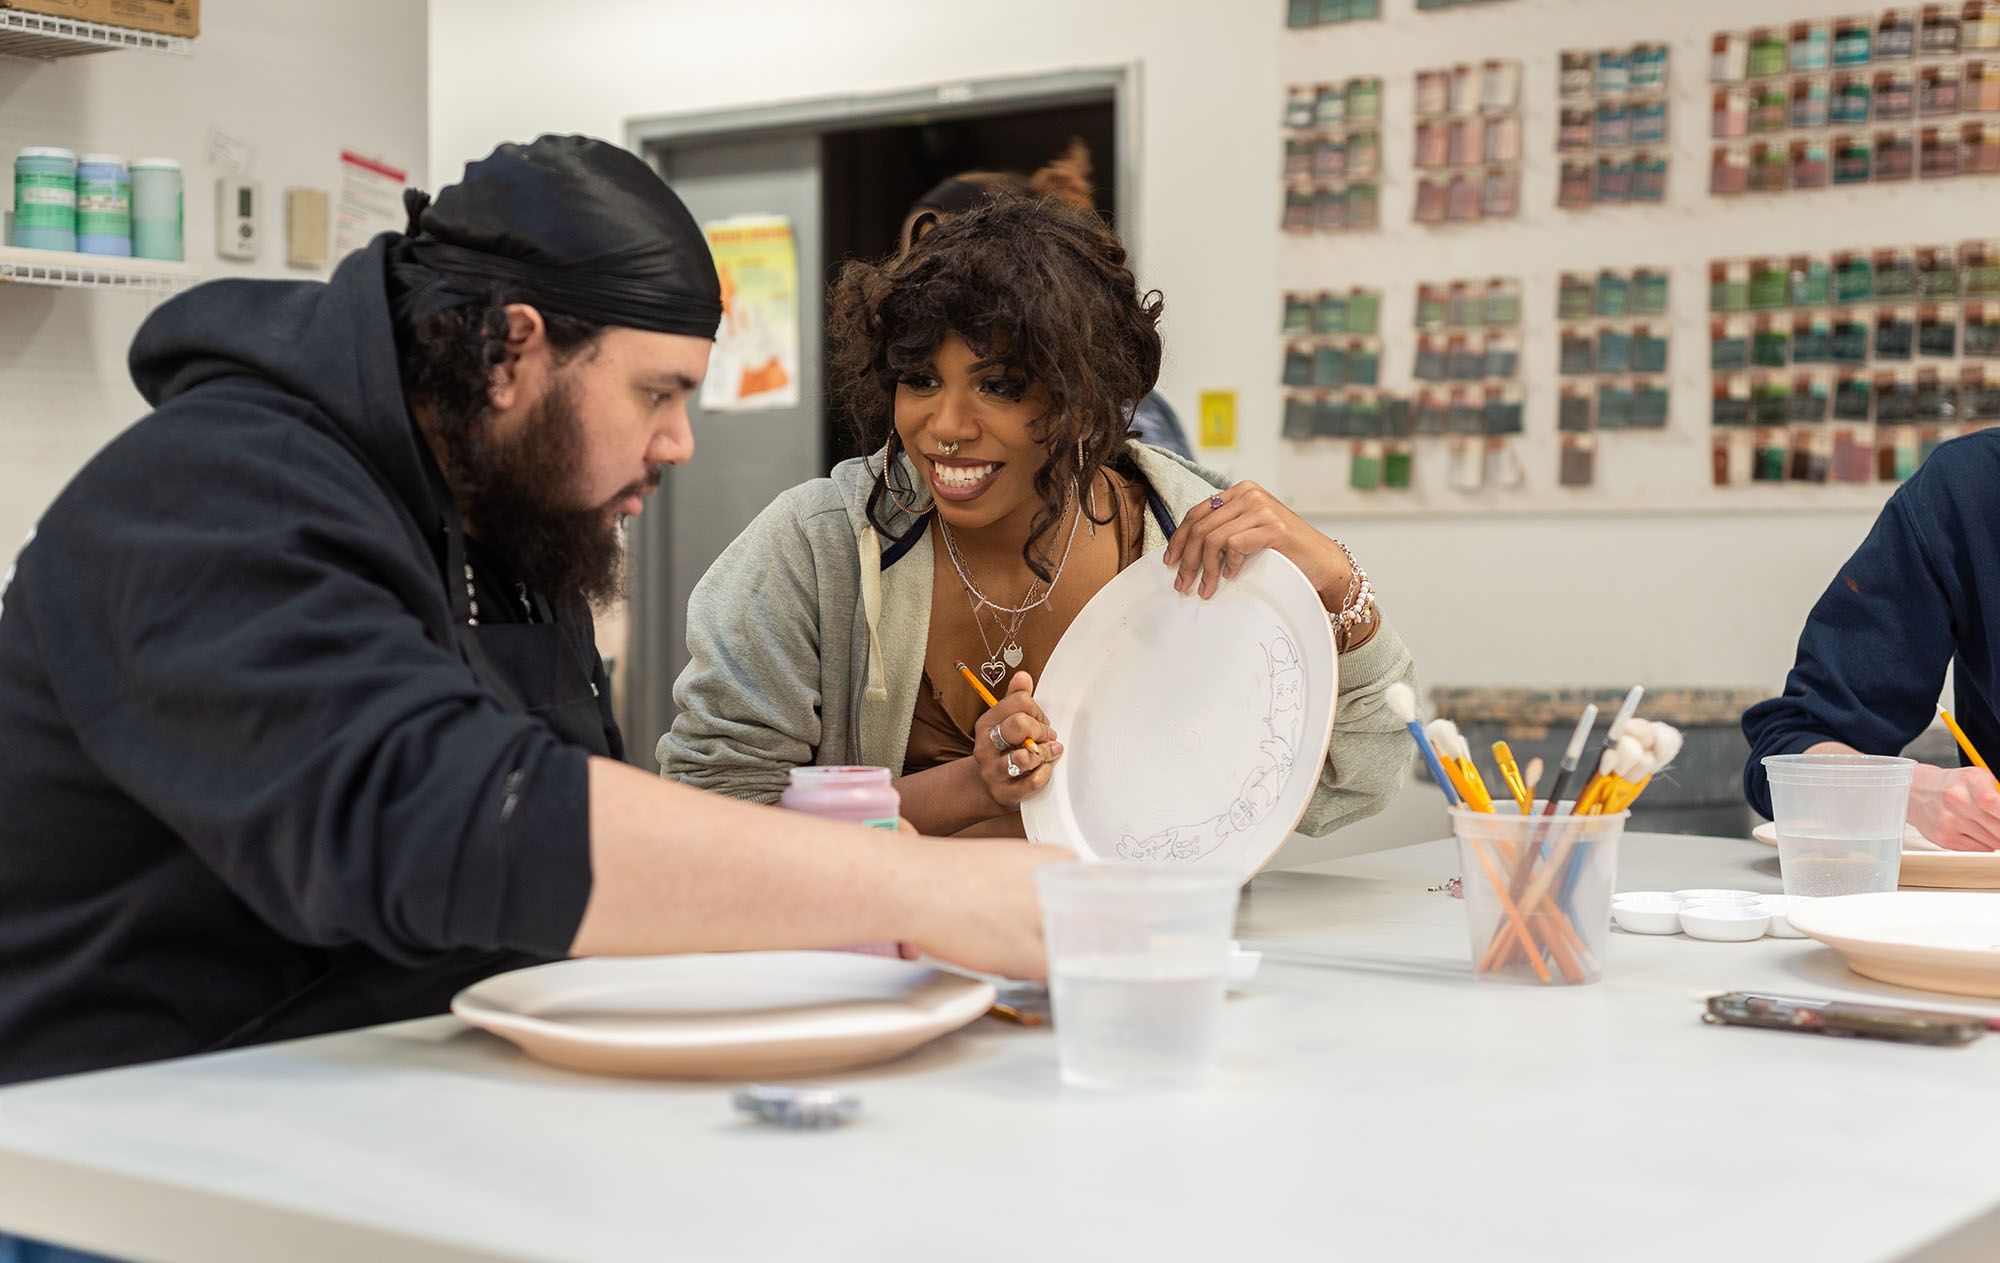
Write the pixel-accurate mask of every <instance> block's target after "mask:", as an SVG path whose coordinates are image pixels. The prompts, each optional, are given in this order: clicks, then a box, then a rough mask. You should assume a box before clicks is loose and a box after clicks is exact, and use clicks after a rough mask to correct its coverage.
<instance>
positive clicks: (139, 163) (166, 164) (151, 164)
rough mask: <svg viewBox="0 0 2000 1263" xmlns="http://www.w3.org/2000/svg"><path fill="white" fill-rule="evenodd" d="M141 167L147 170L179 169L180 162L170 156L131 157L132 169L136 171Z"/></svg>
mask: <svg viewBox="0 0 2000 1263" xmlns="http://www.w3.org/2000/svg"><path fill="white" fill-rule="evenodd" d="M142 167H143V168H144V169H146V170H148V171H178V170H180V169H181V164H180V163H179V162H177V161H175V160H174V159H172V158H134V159H132V170H134V171H137V170H139V169H140V168H142Z"/></svg>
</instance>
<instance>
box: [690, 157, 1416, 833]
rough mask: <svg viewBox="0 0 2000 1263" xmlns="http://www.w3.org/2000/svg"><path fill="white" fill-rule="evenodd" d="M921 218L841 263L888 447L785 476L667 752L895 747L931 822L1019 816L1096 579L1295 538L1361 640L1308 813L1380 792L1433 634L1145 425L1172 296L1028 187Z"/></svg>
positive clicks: (1353, 813)
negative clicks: (979, 686) (1060, 662)
mask: <svg viewBox="0 0 2000 1263" xmlns="http://www.w3.org/2000/svg"><path fill="white" fill-rule="evenodd" d="M925 227H926V228H927V229H928V231H925V232H922V233H921V234H913V235H914V236H916V238H917V239H916V240H914V241H913V242H911V243H910V244H908V245H907V246H906V247H905V248H904V249H903V250H902V251H901V252H899V253H898V254H896V255H894V256H892V257H891V258H889V259H886V260H884V261H882V262H880V263H851V264H849V265H848V266H847V267H846V269H845V270H844V271H843V273H842V275H841V278H840V281H839V284H838V285H837V287H836V289H835V292H834V295H833V297H832V300H831V304H832V309H831V311H830V313H829V317H828V328H829V331H830V335H831V342H832V346H833V352H832V364H831V377H832V381H833V385H834V387H835V389H836V390H837V391H838V392H839V395H840V397H841V399H842V400H843V401H844V402H845V404H846V406H847V408H848V410H849V413H850V415H851V418H852V420H853V422H854V424H855V425H856V427H857V428H858V430H859V431H860V432H861V434H862V436H863V438H864V441H865V442H866V443H867V445H868V447H869V448H870V449H872V451H873V454H872V455H870V456H868V457H865V458H860V459H856V460H851V461H846V462H843V463H842V464H841V465H839V466H837V467H836V468H835V469H834V471H833V474H832V476H831V477H829V478H822V479H816V480H814V481H813V482H810V483H806V484H805V485H803V486H800V487H796V488H794V489H793V490H792V491H790V492H788V493H786V494H785V495H784V496H783V497H781V498H780V499H779V500H778V501H777V502H776V503H775V504H773V505H772V506H770V508H768V509H766V510H765V512H764V513H763V514H761V515H760V516H759V517H758V519H757V520H756V521H755V522H753V523H752V524H751V526H750V528H749V529H748V530H746V531H745V532H744V533H743V535H742V536H741V537H739V538H738V539H737V540H736V542H735V543H734V544H732V545H731V546H730V548H729V549H728V550H727V551H726V552H724V553H723V555H722V556H721V557H720V558H719V559H718V560H717V561H716V564H715V565H714V567H712V568H711V569H710V571H709V572H708V574H707V575H705V576H704V577H703V579H702V581H701V583H700V584H699V585H697V587H696V588H695V591H694V595H693V598H692V600H691V602H690V604H689V609H688V648H689V653H690V662H689V665H688V668H687V670H686V672H684V673H683V674H682V676H681V678H680V680H679V682H678V683H677V684H676V686H675V694H674V695H675V701H676V702H677V703H678V705H679V707H680V713H679V716H678V717H677V718H676V720H675V721H674V727H673V731H671V732H669V733H668V734H667V735H665V736H664V737H662V738H661V739H660V744H659V758H660V765H661V767H662V769H663V770H664V771H665V773H666V774H667V775H669V776H674V777H678V778H679V779H682V780H684V781H687V782H689V783H692V784H696V785H700V786H703V787H705V788H710V789H717V790H721V791H723V792H727V793H732V794H736V795H738V796H741V797H745V798H754V799H758V800H761V801H771V800H774V799H776V798H777V797H778V795H779V794H780V793H781V792H782V791H783V789H784V787H785V782H786V777H787V775H788V773H789V771H790V769H791V768H793V767H795V766H799V765H801V764H807V763H816V764H821V765H827V764H841V763H863V764H869V765H873V766H882V767H887V768H889V769H891V770H892V772H894V773H896V774H897V776H898V778H899V779H898V781H897V789H898V791H899V793H900V795H901V802H902V807H903V813H904V815H905V816H907V817H908V818H909V819H910V821H911V822H913V823H914V824H916V825H917V827H918V828H920V829H921V830H923V831H924V832H926V833H933V834H951V833H965V834H998V835H1014V836H1018V835H1019V834H1020V833H1021V820H1020V815H1019V808H1020V805H1021V803H1022V802H1023V801H1024V800H1025V799H1027V798H1028V797H1029V796H1031V795H1033V794H1036V793H1038V792H1040V791H1041V790H1042V789H1043V788H1044V787H1045V786H1046V785H1047V784H1048V781H1049V778H1050V775H1051V772H1052V769H1053V765H1054V764H1055V762H1056V761H1058V760H1060V759H1061V758H1062V757H1063V742H1062V734H1061V733H1059V732H1056V731H1054V730H1053V729H1051V728H1050V726H1049V724H1048V721H1047V717H1046V716H1045V715H1044V714H1043V713H1042V711H1041V709H1040V708H1039V707H1038V706H1037V705H1036V704H1035V700H1034V681H1035V679H1036V678H1037V677H1038V676H1039V675H1040V674H1041V671H1042V668H1043V666H1044V665H1045V664H1046V663H1047V661H1048V658H1049V655H1050V653H1051V652H1052V651H1053V650H1054V649H1055V646H1056V643H1057V641H1059V640H1060V639H1061V638H1062V634H1063V632H1064V630H1065V629H1066V628H1068V626H1069V625H1070V623H1071V622H1072V621H1073V620H1074V619H1075V618H1076V617H1077V615H1078V614H1079V613H1080V612H1081V611H1082V609H1083V607H1084V605H1085V604H1086V603H1088V602H1089V600H1090V598H1091V597H1092V596H1094V595H1096V594H1097V592H1098V591H1099V590H1100V589H1101V588H1103V587H1104V585H1105V584H1106V583H1108V582H1109V581H1110V580H1111V578H1112V576H1114V575H1116V574H1117V573H1118V572H1119V571H1120V570H1123V569H1124V568H1125V567H1127V566H1131V565H1134V564H1138V563H1140V562H1141V561H1142V559H1144V561H1145V564H1152V565H1159V564H1165V565H1169V566H1173V567H1175V568H1176V569H1177V571H1178V574H1177V586H1179V588H1180V589H1181V590H1182V591H1184V592H1191V593H1197V594H1198V595H1199V596H1201V597H1203V598H1206V597H1209V596H1212V595H1214V593H1215V591H1216V589H1217V586H1218V585H1219V584H1221V583H1223V582H1226V581H1227V580H1228V579H1229V578H1230V577H1232V576H1233V575H1234V574H1235V573H1236V572H1237V570H1238V569H1239V568H1240V567H1241V566H1242V564H1243V561H1244V559H1245V558H1247V557H1249V556H1251V555H1252V554H1254V553H1256V552H1259V551H1261V550H1263V549H1266V548H1272V549H1276V550H1278V551H1279V552H1281V553H1282V554H1284V555H1285V556H1286V557H1287V558H1289V559H1290V560H1291V561H1292V562H1293V563H1294V564H1296V565H1297V566H1298V567H1299V569H1300V570H1302V571H1303V572H1304V573H1305V575H1306V577H1307V578H1308V579H1310V580H1311V581H1312V583H1313V586H1314V587H1315V588H1316V589H1318V591H1319V594H1320V598H1321V601H1322V603H1323V604H1324V605H1325V607H1326V610H1327V615H1328V617H1329V618H1330V619H1332V620H1333V621H1334V624H1335V627H1336V633H1337V638H1338V640H1339V643H1340V645H1341V647H1342V649H1343V651H1344V652H1345V655H1346V656H1345V657H1344V658H1343V659H1342V663H1341V671H1340V683H1341V692H1340V698H1339V705H1338V707H1337V708H1336V713H1335V716H1334V729H1335V733H1336V740H1335V741H1334V743H1333V751H1334V753H1333V755H1332V757H1331V758H1330V759H1329V762H1328V766H1327V767H1326V768H1324V769H1322V772H1321V775H1320V784H1319V790H1318V792H1317V793H1316V794H1315V796H1314V798H1313V801H1312V804H1311V805H1310V806H1309V807H1308V809H1307V811H1306V816H1305V819H1304V821H1303V822H1302V823H1301V826H1300V827H1301V828H1303V829H1306V830H1308V831H1309V832H1313V833H1326V832H1329V831H1331V830H1333V829H1335V828H1337V827H1339V826H1340V825H1342V824H1345V823H1348V822H1350V821H1353V820H1358V819H1360V818H1362V817H1364V816H1367V815H1370V814H1372V813H1374V812H1375V811H1377V810H1379V809H1380V808H1381V806H1382V805H1383V803H1384V802H1385V801H1386V800H1387V798H1388V796H1389V795H1390V794H1391V793H1393V792H1394V790H1395V787H1396V786H1397V784H1398V783H1399V781H1400V779H1401V776H1402V770H1403V767H1404V766H1405V764H1406V763H1407V758H1408V751H1407V750H1406V749H1405V748H1404V746H1403V744H1401V742H1400V738H1401V731H1402V730H1401V728H1400V726H1398V725H1397V724H1396V723H1395V721H1394V719H1393V718H1392V717H1390V716H1388V715H1387V713H1386V711H1385V710H1384V709H1383V707H1382V706H1381V704H1380V701H1379V697H1380V694H1381V693H1382V692H1383V691H1384V690H1385V689H1387V688H1388V686H1389V685H1390V684H1392V683H1395V682H1396V681H1398V680H1405V681H1407V680H1409V679H1410V678H1411V677H1412V676H1413V674H1414V670H1413V667H1412V665H1411V662H1410V658H1409V654H1408V652H1407V651H1406V650H1405V649H1404V647H1403V643H1402V641H1401V639H1400V638H1399V637H1398V636H1397V635H1396V633H1395V632H1394V631H1393V630H1392V629H1390V628H1389V627H1387V626H1386V625H1384V624H1383V623H1382V622H1381V621H1380V619H1379V617H1378V616H1377V614H1376V611H1375V609H1374V602H1373V589H1372V587H1371V585H1370V584H1369V583H1368V580H1367V576H1366V575H1365V574H1364V573H1363V572H1362V571H1360V569H1359V568H1358V567H1356V566H1355V565H1354V564H1353V559H1352V557H1351V556H1350V555H1349V554H1348V552H1347V550H1346V549H1345V548H1344V547H1343V546H1342V545H1341V544H1340V543H1338V542H1337V541H1335V540H1333V539H1330V538H1328V537H1327V536H1325V535H1322V534H1321V533H1320V532H1318V531H1316V530H1314V529H1313V528H1312V527H1311V526H1309V525H1307V524H1306V522H1305V521H1304V520H1303V519H1301V518H1300V517H1299V516H1298V515H1297V514H1295V513H1293V512H1292V511H1291V510H1290V509H1288V508H1286V507H1285V506H1284V505H1283V504H1282V503H1280V502H1279V501H1278V500H1277V499H1276V498H1275V497H1273V496H1271V495H1270V494H1269V493H1268V492H1266V491H1264V490H1263V489H1262V488H1261V487H1258V486H1257V485H1256V484H1254V483H1248V482H1244V483H1237V484H1235V485H1233V486H1232V485H1229V484H1228V483H1227V482H1226V481H1225V480H1223V479H1221V478H1219V477H1217V476H1216V475H1214V474H1211V473H1209V472H1207V471H1205V470H1202V469H1200V468H1199V467H1197V466H1195V465H1193V464H1191V463H1190V462H1187V461H1185V460H1182V459H1181V458H1179V457H1176V456H1173V455H1171V454H1169V453H1166V452H1163V451H1161V450H1159V449H1157V448H1152V447H1148V446H1146V445H1144V444H1142V443H1138V442H1136V441H1134V440H1133V439H1132V438H1131V437H1130V432H1129V425H1128V418H1129V417H1130V416H1131V415H1132V410H1133V407H1134V405H1135V404H1136V403H1137V401H1138V400H1140V399H1141V398H1143V397H1144V396H1145V395H1146V394H1147V392H1149V391H1150V390H1152V388H1153V385H1154V381H1155V378H1156V377H1157V376H1158V373H1159V368H1160V357H1161V345H1160V335H1159V330H1158V324H1159V318H1160V313H1161V310H1162V307H1163V302H1162V300H1161V298H1160V296H1159V295H1158V293H1156V292H1155V293H1144V292H1142V291H1141V290H1140V289H1139V286H1138V284H1137V282H1136V280H1135V279H1134V277H1133V275H1132V272H1131V270H1130V268H1129V267H1128V266H1127V263H1126V257H1125V248H1124V246H1123V245H1122V244H1121V243H1120V242H1119V240H1118V238H1117V237H1116V236H1115V235H1113V234H1112V233H1111V231H1110V230H1109V229H1108V228H1106V227H1105V226H1104V223H1103V221H1102V220H1100V219H1098V218H1097V216H1096V215H1095V214H1093V213H1091V212H1089V211H1087V210H1080V209H1077V208H1073V207H1069V206H1065V205H1062V204H1060V203H1059V202H1055V201H1052V200H1047V199H1036V198H1030V197H1016V196H998V197H995V198H993V199H992V200H991V201H989V202H987V203H986V204H984V205H981V206H978V207H976V208H974V209H972V210H968V211H966V212H964V213H962V214H957V215H953V216H951V217H950V218H948V219H946V220H945V221H944V222H942V223H939V224H937V225H936V226H935V227H931V226H929V225H925ZM1149 554H1153V555H1152V556H1148V555H1149ZM961 662H963V663H970V664H975V665H976V668H977V672H978V674H979V675H980V676H983V677H984V678H985V680H986V682H987V683H988V684H989V685H990V686H991V687H992V689H994V690H995V691H1001V692H1003V695H1002V696H1001V697H1000V698H999V700H998V702H997V704H989V703H988V702H987V701H985V700H984V699H983V698H982V696H981V695H980V693H978V692H976V691H975V690H974V689H973V688H972V687H970V686H968V685H967V684H965V683H964V682H963V681H962V680H961V679H960V674H959V669H958V668H959V664H960V663H961ZM1190 684H1192V682H1191V681H1189V682H1175V684H1174V687H1186V686H1188V685H1190Z"/></svg>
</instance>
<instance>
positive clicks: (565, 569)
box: [437, 376, 657, 607]
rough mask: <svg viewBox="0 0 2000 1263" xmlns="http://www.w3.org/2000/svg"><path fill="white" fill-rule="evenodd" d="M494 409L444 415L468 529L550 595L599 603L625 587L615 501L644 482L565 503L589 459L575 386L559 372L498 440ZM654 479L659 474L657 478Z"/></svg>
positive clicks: (448, 456) (450, 466) (450, 468)
mask: <svg viewBox="0 0 2000 1263" xmlns="http://www.w3.org/2000/svg"><path fill="white" fill-rule="evenodd" d="M491 426H492V416H491V414H490V413H487V412H485V411H481V412H480V413H479V414H478V415H477V416H474V417H470V418H440V421H439V424H438V427H437V428H438V439H439V443H440V445H441V446H442V448H443V449H444V458H445V472H446V473H447V475H448V476H449V478H450V481H451V486H452V492H453V494H454V495H456V496H457V498H458V503H459V511H460V512H461V513H462V514H463V515H464V518H465V524H466V529H467V531H468V532H469V533H470V534H471V535H472V537H473V538H474V539H476V540H478V541H479V543H480V544H481V545H482V546H483V547H485V548H487V549H489V550H491V551H492V552H495V553H497V554H499V555H500V556H501V557H502V558H504V559H505V560H506V563H507V564H508V565H510V566H511V567H513V570H514V578H516V579H518V580H520V581H521V582H523V583H525V584H527V585H528V586H529V587H530V588H532V589H534V590H535V591H537V592H541V593H543V594H544V595H547V596H550V597H557V598H560V597H564V596H567V595H569V594H572V593H575V594H579V595H581V596H582V597H583V598H584V599H585V600H587V601H589V602H590V603H591V604H592V605H595V606H599V607H602V606H606V605H609V604H611V603H613V602H615V601H617V600H618V599H620V598H621V597H623V596H624V594H625V543H624V531H623V529H622V527H621V526H620V519H619V516H618V510H617V505H618V502H619V501H621V500H623V499H624V498H625V497H626V496H628V495H630V494H632V493H633V492H634V491H636V490H638V489H639V488H640V487H643V486H646V485H648V484H646V483H640V484H637V485H635V486H633V487H628V488H625V489H622V490H620V491H619V493H618V495H617V496H615V497H613V498H612V499H611V500H610V501H608V502H606V503H604V504H601V505H598V506H597V507H595V508H590V509H573V508H569V507H568V506H567V503H566V501H567V500H568V498H569V495H570V492H571V491H572V490H573V488H574V487H575V485H576V483H577V480H578V476H579V471H580V470H581V468H582V465H583V451H584V436H583V423H582V420H581V419H580V418H579V416H578V415H577V409H576V393H575V391H574V390H573V389H571V387H570V383H569V382H568V381H567V380H566V379H565V378H563V377H561V376H557V377H556V378H554V379H553V380H552V381H551V382H550V383H549V389H548V392H547V393H546V394H544V395H543V396H542V398H541V401H540V402H539V403H537V404H536V405H535V407H534V410H533V411H532V412H530V413H529V414H528V417H527V418H526V420H525V422H524V423H523V425H522V427H521V430H520V433H518V434H517V435H515V436H514V437H513V438H511V439H499V438H495V437H494V435H493V434H492V432H491ZM655 481H657V479H655Z"/></svg>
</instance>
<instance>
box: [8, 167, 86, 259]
mask: <svg viewBox="0 0 2000 1263" xmlns="http://www.w3.org/2000/svg"><path fill="white" fill-rule="evenodd" d="M9 244H11V245H16V246H22V247H25V248H27V249H31V250H74V249H76V155H75V154H74V153H71V152H70V151H69V150H67V149H46V148H32V149H23V150H22V151H21V152H20V155H19V156H18V157H16V158H15V159H14V239H13V241H12V242H10V243H9Z"/></svg>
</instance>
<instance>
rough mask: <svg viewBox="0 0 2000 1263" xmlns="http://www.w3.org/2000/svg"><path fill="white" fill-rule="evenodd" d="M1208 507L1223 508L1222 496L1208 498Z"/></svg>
mask: <svg viewBox="0 0 2000 1263" xmlns="http://www.w3.org/2000/svg"><path fill="white" fill-rule="evenodd" d="M1208 507H1209V508H1211V509H1219V508H1221V507H1222V497H1221V496H1210V497H1209V498H1208Z"/></svg>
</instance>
